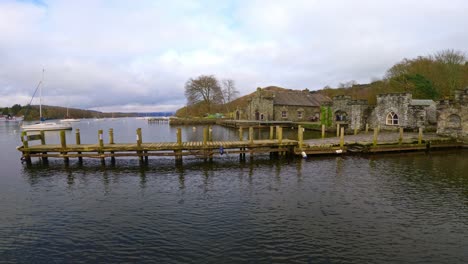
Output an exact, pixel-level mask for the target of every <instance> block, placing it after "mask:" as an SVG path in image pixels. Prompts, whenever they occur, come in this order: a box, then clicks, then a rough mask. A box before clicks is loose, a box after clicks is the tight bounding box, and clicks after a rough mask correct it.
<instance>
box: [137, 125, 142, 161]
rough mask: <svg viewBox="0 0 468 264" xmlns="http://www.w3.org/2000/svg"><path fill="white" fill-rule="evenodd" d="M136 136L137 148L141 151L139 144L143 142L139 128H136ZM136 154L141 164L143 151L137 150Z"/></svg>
mask: <svg viewBox="0 0 468 264" xmlns="http://www.w3.org/2000/svg"><path fill="white" fill-rule="evenodd" d="M136 134H137V137H136V138H137V142H136V143H137V147H138V148H139V149H141V143H142V142H143V139H142V136H141V128H137V130H136ZM137 154H138V158H139V160H140V162H143V151H141V150H138V151H137Z"/></svg>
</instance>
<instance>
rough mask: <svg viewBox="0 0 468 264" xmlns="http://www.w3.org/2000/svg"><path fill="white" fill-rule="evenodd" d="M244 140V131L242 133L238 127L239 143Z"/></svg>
mask: <svg viewBox="0 0 468 264" xmlns="http://www.w3.org/2000/svg"><path fill="white" fill-rule="evenodd" d="M242 140H244V131H242V127H239V141H242Z"/></svg>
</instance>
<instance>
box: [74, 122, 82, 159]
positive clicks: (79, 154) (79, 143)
mask: <svg viewBox="0 0 468 264" xmlns="http://www.w3.org/2000/svg"><path fill="white" fill-rule="evenodd" d="M75 144H76V145H81V137H80V129H79V128H77V129H75ZM78 162H79V163H80V164H81V163H83V157H81V151H78Z"/></svg>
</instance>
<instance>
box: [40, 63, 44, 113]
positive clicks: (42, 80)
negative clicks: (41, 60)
mask: <svg viewBox="0 0 468 264" xmlns="http://www.w3.org/2000/svg"><path fill="white" fill-rule="evenodd" d="M43 82H44V69H42V78H41V83H43ZM39 120H40V121H41V122H42V85H41V86H40V87H39Z"/></svg>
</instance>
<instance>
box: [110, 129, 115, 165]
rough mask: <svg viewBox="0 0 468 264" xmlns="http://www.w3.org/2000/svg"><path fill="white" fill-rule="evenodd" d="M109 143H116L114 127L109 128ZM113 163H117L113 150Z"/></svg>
mask: <svg viewBox="0 0 468 264" xmlns="http://www.w3.org/2000/svg"><path fill="white" fill-rule="evenodd" d="M109 144H114V129H113V128H109ZM110 153H111V163H112V164H115V157H114V151H111V152H110Z"/></svg>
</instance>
